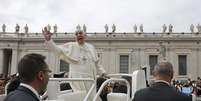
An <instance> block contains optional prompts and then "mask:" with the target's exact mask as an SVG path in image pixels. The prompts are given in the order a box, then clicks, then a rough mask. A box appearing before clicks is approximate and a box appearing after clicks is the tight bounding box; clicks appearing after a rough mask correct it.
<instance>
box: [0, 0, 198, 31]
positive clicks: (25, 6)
mask: <svg viewBox="0 0 201 101" xmlns="http://www.w3.org/2000/svg"><path fill="white" fill-rule="evenodd" d="M200 4H201V0H0V24H1V25H2V24H3V23H5V24H6V25H7V30H8V31H14V27H15V25H16V23H18V24H19V25H20V26H21V28H22V27H23V26H24V25H25V24H28V26H29V28H30V31H31V32H41V29H42V27H43V26H45V25H47V24H51V25H54V24H57V25H58V31H59V32H72V31H74V30H75V27H76V25H78V24H80V25H83V24H86V25H87V31H88V32H103V31H104V25H105V24H108V25H109V27H110V29H109V30H111V25H112V24H115V25H116V27H117V32H133V25H134V24H137V25H140V24H143V25H144V31H145V32H161V30H162V28H161V26H162V25H163V24H167V25H169V24H172V25H173V26H174V29H173V30H174V31H176V32H187V31H189V26H190V24H195V25H197V24H198V23H201V8H200Z"/></svg>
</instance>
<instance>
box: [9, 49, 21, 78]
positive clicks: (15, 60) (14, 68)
mask: <svg viewBox="0 0 201 101" xmlns="http://www.w3.org/2000/svg"><path fill="white" fill-rule="evenodd" d="M17 51H18V50H17V49H13V50H12V60H11V68H10V74H11V75H12V74H15V73H17V72H18V71H17V64H18V60H19V59H18V52H17Z"/></svg>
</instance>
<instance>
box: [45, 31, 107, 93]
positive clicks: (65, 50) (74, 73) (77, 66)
mask: <svg viewBox="0 0 201 101" xmlns="http://www.w3.org/2000/svg"><path fill="white" fill-rule="evenodd" d="M44 30H45V31H43V34H44V36H45V40H46V44H47V46H48V47H49V49H50V50H51V51H52V52H54V53H55V54H56V55H57V56H58V57H59V58H60V59H63V60H64V61H66V62H68V63H69V64H70V69H69V77H71V78H92V79H94V80H95V79H96V75H97V74H98V75H102V74H105V70H104V69H103V68H102V67H101V65H100V64H99V59H98V56H97V52H96V50H95V48H94V46H93V45H91V44H89V43H86V42H85V36H86V34H85V33H84V32H83V31H77V32H75V36H76V42H68V43H65V44H63V45H56V44H55V43H54V41H53V40H52V39H51V35H52V34H51V33H50V32H49V31H47V30H46V28H45V29H44ZM71 86H72V89H73V90H86V91H88V90H89V89H90V87H91V86H92V83H90V82H73V83H72V85H71Z"/></svg>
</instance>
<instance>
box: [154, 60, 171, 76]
mask: <svg viewBox="0 0 201 101" xmlns="http://www.w3.org/2000/svg"><path fill="white" fill-rule="evenodd" d="M153 73H154V76H155V77H167V78H170V79H172V77H173V74H174V71H173V66H172V64H171V63H170V62H160V63H158V64H157V65H156V66H155V68H154V71H153Z"/></svg>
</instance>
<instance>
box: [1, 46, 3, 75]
mask: <svg viewBox="0 0 201 101" xmlns="http://www.w3.org/2000/svg"><path fill="white" fill-rule="evenodd" d="M2 73H3V50H2V49H0V74H2Z"/></svg>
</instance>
